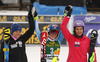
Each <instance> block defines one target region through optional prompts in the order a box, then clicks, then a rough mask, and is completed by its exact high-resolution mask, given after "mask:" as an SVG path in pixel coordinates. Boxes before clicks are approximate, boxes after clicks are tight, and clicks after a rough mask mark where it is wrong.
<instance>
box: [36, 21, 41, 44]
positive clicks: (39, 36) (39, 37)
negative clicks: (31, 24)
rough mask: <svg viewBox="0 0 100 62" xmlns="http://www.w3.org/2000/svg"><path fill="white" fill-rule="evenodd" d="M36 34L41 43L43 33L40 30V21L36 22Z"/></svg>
mask: <svg viewBox="0 0 100 62" xmlns="http://www.w3.org/2000/svg"><path fill="white" fill-rule="evenodd" d="M35 32H36V35H37V37H38V39H39V41H40V42H41V31H40V29H39V25H38V20H35Z"/></svg>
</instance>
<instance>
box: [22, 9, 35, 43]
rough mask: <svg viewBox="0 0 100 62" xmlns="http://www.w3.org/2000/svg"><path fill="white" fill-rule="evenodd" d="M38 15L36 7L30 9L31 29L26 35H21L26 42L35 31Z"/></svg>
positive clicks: (29, 20)
mask: <svg viewBox="0 0 100 62" xmlns="http://www.w3.org/2000/svg"><path fill="white" fill-rule="evenodd" d="M36 16H37V15H35V9H34V7H33V8H32V9H30V11H29V13H28V22H29V29H28V30H27V31H26V32H25V34H24V35H22V36H21V37H22V38H23V41H24V42H26V41H27V40H28V39H29V38H30V37H31V36H32V34H33V33H34V30H35V24H34V18H33V17H36Z"/></svg>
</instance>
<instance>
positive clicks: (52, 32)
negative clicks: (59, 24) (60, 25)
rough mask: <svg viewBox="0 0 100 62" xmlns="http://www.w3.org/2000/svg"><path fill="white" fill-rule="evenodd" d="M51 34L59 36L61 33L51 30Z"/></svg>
mask: <svg viewBox="0 0 100 62" xmlns="http://www.w3.org/2000/svg"><path fill="white" fill-rule="evenodd" d="M50 33H51V34H58V33H59V32H58V30H51V31H50Z"/></svg>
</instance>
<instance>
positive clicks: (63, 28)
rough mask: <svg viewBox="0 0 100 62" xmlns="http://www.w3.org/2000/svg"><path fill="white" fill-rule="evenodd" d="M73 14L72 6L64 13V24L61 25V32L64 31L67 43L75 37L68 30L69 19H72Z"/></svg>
mask: <svg viewBox="0 0 100 62" xmlns="http://www.w3.org/2000/svg"><path fill="white" fill-rule="evenodd" d="M71 13H72V6H70V5H69V6H67V7H66V8H65V11H64V16H65V17H64V19H63V21H62V24H61V31H62V33H63V35H64V37H65V39H66V40H67V41H69V40H70V39H71V38H72V37H73V35H72V34H71V33H70V32H69V30H68V29H67V24H68V22H69V19H70V17H71Z"/></svg>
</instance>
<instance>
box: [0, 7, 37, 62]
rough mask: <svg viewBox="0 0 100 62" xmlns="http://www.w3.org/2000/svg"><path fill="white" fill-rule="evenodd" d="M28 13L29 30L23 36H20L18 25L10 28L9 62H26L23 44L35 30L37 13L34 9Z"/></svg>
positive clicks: (20, 29)
mask: <svg viewBox="0 0 100 62" xmlns="http://www.w3.org/2000/svg"><path fill="white" fill-rule="evenodd" d="M32 9H33V10H30V11H29V13H28V22H29V29H28V30H27V32H26V33H25V34H24V35H21V31H22V27H21V25H19V24H13V25H12V26H11V35H10V38H9V39H8V40H10V41H9V62H28V61H27V56H26V51H25V42H26V41H27V40H28V39H29V38H30V37H31V36H32V34H33V33H34V30H35V24H34V18H33V17H36V16H37V13H36V11H35V9H34V8H32ZM3 47H4V42H3V43H2V46H1V48H2V51H1V52H2V53H1V54H2V57H1V58H2V61H3V62H4V54H3ZM2 61H0V62H2Z"/></svg>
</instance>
